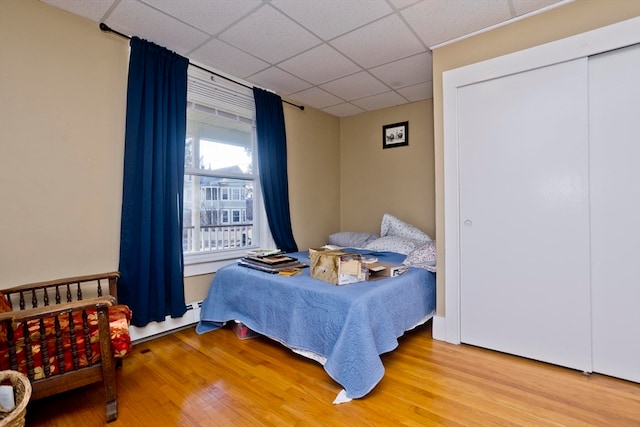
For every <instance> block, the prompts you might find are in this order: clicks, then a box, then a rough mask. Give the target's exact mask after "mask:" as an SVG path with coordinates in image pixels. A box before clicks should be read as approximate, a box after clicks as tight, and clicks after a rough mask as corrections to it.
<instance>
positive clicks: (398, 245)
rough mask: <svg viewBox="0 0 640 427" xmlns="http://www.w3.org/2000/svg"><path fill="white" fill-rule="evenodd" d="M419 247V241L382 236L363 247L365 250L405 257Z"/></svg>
mask: <svg viewBox="0 0 640 427" xmlns="http://www.w3.org/2000/svg"><path fill="white" fill-rule="evenodd" d="M419 246H420V241H418V240H414V239H409V238H407V237H399V236H384V237H380V238H379V239H376V240H373V241H371V242H369V243H367V244H366V245H365V247H364V248H365V249H370V250H373V251H381V252H397V253H399V254H402V255H407V254H409V253H410V252H411V251H413V250H414V249H416V248H417V247H419Z"/></svg>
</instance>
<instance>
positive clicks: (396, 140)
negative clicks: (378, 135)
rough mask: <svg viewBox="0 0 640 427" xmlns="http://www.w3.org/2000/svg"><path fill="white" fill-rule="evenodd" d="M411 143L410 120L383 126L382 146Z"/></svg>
mask: <svg viewBox="0 0 640 427" xmlns="http://www.w3.org/2000/svg"><path fill="white" fill-rule="evenodd" d="M403 145H409V122H400V123H394V124H392V125H384V126H382V148H391V147H401V146H403Z"/></svg>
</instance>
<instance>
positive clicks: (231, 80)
mask: <svg viewBox="0 0 640 427" xmlns="http://www.w3.org/2000/svg"><path fill="white" fill-rule="evenodd" d="M100 29H101V30H102V31H106V32H110V33H114V34H117V35H119V36H120V37H124V38H125V39H129V40H131V37H130V36H128V35H126V34H122V33H121V32H119V31H116V30H114V29H113V28H111V27H110V26H108V25H107V24H105V23H104V22H101V23H100ZM189 65H191V66H192V67H196V68H199V69H200V70H202V71H206V72H207V73H210V74H213V75H214V76H216V77H221V78H223V79H225V80H228V81H230V82H233V83H235V84H238V85H240V86H244V87H246V88H247V89H253V87H252V86H247V85H246V84H244V83H241V82H239V81H237V80H234V79H232V78H229V77H226V76H223V75H222V74H218V73H216V72H215V71H211V70H208V69H206V68H204V67H201V66H200V65H197V64H194V63H193V62H191V61H189ZM282 102H286V103H287V104H289V105H293V106H294V107H296V108H299V109H300V110H304V105H297V104H294V103H292V102H289V101H287V100H285V99H283V100H282Z"/></svg>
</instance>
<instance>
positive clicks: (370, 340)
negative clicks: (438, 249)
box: [196, 249, 436, 399]
mask: <svg viewBox="0 0 640 427" xmlns="http://www.w3.org/2000/svg"><path fill="white" fill-rule="evenodd" d="M349 251H351V252H355V253H360V254H363V255H365V254H366V255H367V256H374V257H377V258H378V259H379V261H381V262H388V263H392V264H401V263H402V261H403V260H404V258H405V256H404V255H401V254H397V253H393V252H371V251H367V250H359V249H349ZM288 255H290V256H293V257H296V258H298V259H299V260H300V261H303V262H306V263H309V253H308V252H307V251H305V252H296V253H292V254H288ZM435 287H436V286H435V275H434V274H433V273H431V272H429V271H426V270H423V269H419V268H409V270H408V271H407V272H406V273H404V274H403V275H401V276H399V277H393V278H385V279H378V280H375V281H368V282H359V283H352V284H348V285H343V286H336V285H332V284H330V283H326V282H323V281H321V280H317V279H313V278H311V277H310V276H309V268H305V269H304V270H303V271H302V273H300V274H297V275H295V276H290V277H287V276H280V275H277V274H269V273H264V272H261V271H257V270H253V269H249V268H246V267H242V266H239V265H236V264H233V265H229V266H226V267H223V268H221V269H220V270H218V272H217V273H216V274H215V276H214V278H213V281H212V283H211V287H210V289H209V293H208V295H207V297H206V298H205V300H204V301H203V303H202V309H201V313H200V322H199V323H198V325H197V326H196V331H197V332H198V333H199V334H202V333H205V332H208V331H212V330H215V329H218V328H220V327H222V326H223V325H224V324H225V323H226V322H228V321H233V320H237V321H240V322H242V323H244V324H245V325H247V326H248V327H249V328H251V329H253V330H254V331H256V332H258V333H260V334H262V335H265V336H267V337H270V338H272V339H274V340H276V341H279V342H281V343H283V344H285V345H286V346H288V347H290V348H294V349H299V350H302V351H307V352H311V353H314V354H316V355H319V356H321V357H322V358H324V359H325V363H324V364H323V366H324V369H325V371H326V372H327V373H328V374H329V376H331V378H333V379H334V380H335V381H336V382H338V383H339V384H340V385H342V387H344V390H345V392H346V396H347V397H348V398H349V399H351V398H360V397H363V396H365V395H366V394H367V393H369V392H370V391H371V390H372V389H373V388H374V387H375V386H376V385H377V384H378V382H379V381H380V380H381V379H382V377H383V375H384V366H383V364H382V360H381V358H380V355H381V354H383V353H386V352H389V351H392V350H394V349H395V348H396V347H397V346H398V340H397V339H398V338H399V337H400V336H402V335H403V334H404V332H405V331H407V330H409V329H412V328H414V327H415V326H417V325H419V324H421V323H423V322H425V321H427V320H428V319H429V318H431V317H432V316H433V314H434V312H435V304H436V299H435V293H436V291H435Z"/></svg>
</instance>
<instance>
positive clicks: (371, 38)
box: [331, 15, 425, 68]
mask: <svg viewBox="0 0 640 427" xmlns="http://www.w3.org/2000/svg"><path fill="white" fill-rule="evenodd" d="M331 45H333V46H334V47H335V48H336V49H338V50H339V51H340V52H342V53H343V54H345V55H346V56H347V57H349V58H351V59H352V60H353V61H355V62H356V63H357V64H359V65H361V66H362V67H364V68H369V67H375V66H376V65H382V64H385V63H387V62H391V61H395V60H397V59H401V58H405V57H407V56H411V55H415V54H416V53H419V52H423V51H424V50H425V48H424V46H423V45H422V43H421V42H420V40H418V39H417V38H416V36H415V35H414V34H413V33H412V32H411V31H409V29H408V28H407V26H406V25H405V24H404V22H402V20H401V19H400V18H399V17H398V16H396V15H393V16H389V17H387V18H383V19H381V20H379V21H376V22H374V23H372V24H369V25H367V26H366V27H362V28H360V29H358V30H356V31H353V32H351V33H349V34H345V35H344V36H341V37H338V38H337V39H335V40H333V41H331Z"/></svg>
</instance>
